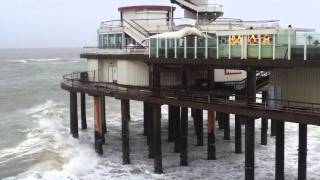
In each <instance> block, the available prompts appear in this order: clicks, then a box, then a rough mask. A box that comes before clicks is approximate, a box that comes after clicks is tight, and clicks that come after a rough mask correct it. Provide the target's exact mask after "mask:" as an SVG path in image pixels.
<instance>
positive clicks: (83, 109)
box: [81, 93, 88, 130]
mask: <svg viewBox="0 0 320 180" xmlns="http://www.w3.org/2000/svg"><path fill="white" fill-rule="evenodd" d="M87 128H88V125H87V113H86V94H85V93H81V129H82V130H85V129H87Z"/></svg>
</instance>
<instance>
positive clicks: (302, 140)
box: [298, 124, 308, 180]
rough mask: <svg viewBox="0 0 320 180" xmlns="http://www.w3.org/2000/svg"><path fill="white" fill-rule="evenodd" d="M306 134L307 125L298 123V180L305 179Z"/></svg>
mask: <svg viewBox="0 0 320 180" xmlns="http://www.w3.org/2000/svg"><path fill="white" fill-rule="evenodd" d="M307 135H308V129H307V125H306V124H299V152H298V155H299V157H298V180H306V179H307Z"/></svg>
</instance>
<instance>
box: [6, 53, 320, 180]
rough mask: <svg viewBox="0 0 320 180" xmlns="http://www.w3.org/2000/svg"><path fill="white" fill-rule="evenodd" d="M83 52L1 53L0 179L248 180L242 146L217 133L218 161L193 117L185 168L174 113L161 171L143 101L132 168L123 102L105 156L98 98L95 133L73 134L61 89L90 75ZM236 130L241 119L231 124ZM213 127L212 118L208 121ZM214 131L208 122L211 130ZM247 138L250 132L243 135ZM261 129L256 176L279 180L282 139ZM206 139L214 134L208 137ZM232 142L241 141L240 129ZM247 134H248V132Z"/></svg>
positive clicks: (291, 140)
mask: <svg viewBox="0 0 320 180" xmlns="http://www.w3.org/2000/svg"><path fill="white" fill-rule="evenodd" d="M79 53H80V50H77V49H20V50H0V179H3V178H4V179H5V180H16V179H19V180H20V179H27V180H29V179H30V180H34V179H45V180H47V179H49V180H57V179H59V180H60V179H62V180H70V179H75V180H78V179H86V180H87V179H90V180H91V179H92V180H96V179H108V180H109V179H123V180H128V179H134V180H141V179H183V180H189V179H190V180H193V179H217V180H237V179H244V154H234V153H233V151H234V142H233V141H224V140H223V131H217V141H216V144H217V160H215V161H207V160H206V146H203V147H197V146H195V144H196V136H195V135H194V129H193V122H192V119H190V120H189V137H188V139H189V140H188V143H189V146H188V148H189V166H188V167H181V166H179V154H176V153H173V144H172V143H168V142H167V141H166V138H167V137H166V136H167V131H166V129H167V113H168V111H167V108H166V107H165V106H164V107H163V109H162V115H163V119H162V122H163V123H162V132H163V133H162V135H163V143H162V144H163V167H164V171H165V174H163V175H156V174H153V173H152V172H153V160H152V159H148V153H147V146H146V138H145V137H144V136H142V121H143V120H142V116H143V111H142V110H141V109H142V104H141V103H138V102H131V110H130V111H131V119H132V120H131V121H130V148H131V161H132V164H131V165H122V160H121V157H122V155H121V124H120V122H121V116H120V104H119V102H118V101H116V100H114V99H112V98H107V99H106V106H107V107H106V111H107V113H106V116H107V126H108V135H107V144H106V145H105V146H104V151H105V154H104V155H103V156H102V157H99V156H97V155H96V154H95V152H94V148H93V128H92V127H93V117H92V114H93V113H92V112H93V109H92V99H91V98H88V101H87V103H88V105H87V116H88V127H89V129H88V130H87V131H80V138H79V139H73V138H72V137H71V136H70V134H69V96H68V93H67V92H65V91H63V90H61V89H60V81H61V78H62V75H64V74H67V73H70V72H73V71H79V70H86V61H85V60H81V59H79V58H78V57H79ZM231 122H232V123H231V129H233V126H234V124H233V121H231ZM204 123H206V121H205V122H204ZM204 127H206V124H205V125H204ZM308 130H309V133H308V179H312V180H319V179H320V171H319V169H320V163H319V162H320V157H319V155H318V152H319V151H320V128H319V127H315V126H310V127H309V129H308ZM243 133H244V131H243ZM259 133H260V121H257V124H256V155H255V157H256V179H263V180H271V179H274V165H275V163H274V155H275V153H274V138H271V137H269V138H268V143H269V144H268V146H261V145H260V144H259V142H260V137H259ZM205 134H206V133H205ZM231 137H232V139H234V135H233V131H231ZM243 137H244V134H243ZM285 142H286V146H285V147H286V159H285V164H286V168H285V173H286V179H290V180H291V179H297V178H296V177H297V157H298V156H297V152H298V151H297V148H298V147H297V146H298V127H297V125H296V124H291V123H286V140H285Z"/></svg>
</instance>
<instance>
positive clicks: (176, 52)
mask: <svg viewBox="0 0 320 180" xmlns="http://www.w3.org/2000/svg"><path fill="white" fill-rule="evenodd" d="M177 46H178V45H177V38H174V58H176V59H177V58H178V48H177Z"/></svg>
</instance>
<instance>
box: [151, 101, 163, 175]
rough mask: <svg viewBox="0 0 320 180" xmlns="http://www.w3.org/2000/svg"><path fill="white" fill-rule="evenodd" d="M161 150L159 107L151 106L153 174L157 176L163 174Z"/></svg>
mask: <svg viewBox="0 0 320 180" xmlns="http://www.w3.org/2000/svg"><path fill="white" fill-rule="evenodd" d="M161 148H162V147H161V105H159V104H153V151H154V172H155V173H157V174H161V173H163V170H162V149H161Z"/></svg>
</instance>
